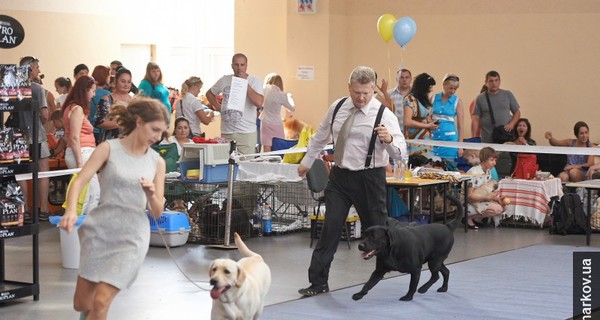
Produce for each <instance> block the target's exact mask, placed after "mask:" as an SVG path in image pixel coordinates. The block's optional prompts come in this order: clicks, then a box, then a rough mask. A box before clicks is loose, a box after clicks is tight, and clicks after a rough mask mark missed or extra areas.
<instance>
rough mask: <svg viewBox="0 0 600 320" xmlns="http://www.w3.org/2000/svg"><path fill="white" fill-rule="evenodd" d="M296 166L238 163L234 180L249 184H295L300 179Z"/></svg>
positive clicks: (288, 164)
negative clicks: (282, 182)
mask: <svg viewBox="0 0 600 320" xmlns="http://www.w3.org/2000/svg"><path fill="white" fill-rule="evenodd" d="M298 166H299V165H298V164H290V163H273V162H254V161H240V162H238V173H237V177H236V180H238V181H251V182H274V181H277V182H281V181H289V182H297V181H301V180H302V178H301V177H299V176H298Z"/></svg>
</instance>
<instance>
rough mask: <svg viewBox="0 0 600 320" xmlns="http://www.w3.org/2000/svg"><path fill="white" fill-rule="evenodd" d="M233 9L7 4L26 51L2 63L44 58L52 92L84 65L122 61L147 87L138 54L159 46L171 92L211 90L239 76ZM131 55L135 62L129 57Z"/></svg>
mask: <svg viewBox="0 0 600 320" xmlns="http://www.w3.org/2000/svg"><path fill="white" fill-rule="evenodd" d="M233 7H234V4H233V0H202V1H187V0H172V1H168V2H166V1H158V0H145V1H139V0H135V1H117V0H104V1H77V0H52V1H45V0H23V1H12V0H0V8H2V9H1V11H0V14H4V15H8V16H11V17H13V18H15V19H17V20H18V21H19V22H20V23H21V24H22V25H23V27H24V28H25V40H24V42H23V43H22V44H21V45H20V46H19V47H17V48H14V49H0V60H1V61H0V62H2V63H18V60H19V58H20V57H22V56H25V55H34V56H36V57H38V58H39V59H40V60H41V62H40V65H41V69H42V73H44V74H45V75H46V78H45V87H46V88H48V89H52V88H53V80H54V79H56V78H57V77H60V76H69V77H71V78H72V74H73V68H74V66H75V65H77V64H79V63H85V64H87V65H88V67H89V68H90V69H93V68H94V66H96V65H99V64H102V65H108V64H109V63H110V61H112V60H122V62H126V61H127V62H128V64H129V65H128V66H127V67H128V68H130V69H131V70H133V71H134V74H133V81H134V83H139V82H140V81H141V79H142V78H143V76H144V71H145V66H146V64H147V63H148V59H142V58H139V50H133V51H132V50H131V49H132V48H136V49H139V48H140V47H143V46H147V47H149V46H151V45H154V46H155V48H156V62H157V63H158V64H159V65H160V66H161V69H162V71H163V82H164V83H165V85H167V86H172V87H176V88H179V87H180V86H181V83H182V82H183V81H184V80H185V79H186V78H188V77H190V76H192V75H195V76H200V77H201V78H202V79H203V81H204V83H205V86H204V88H203V89H204V90H206V89H208V88H209V87H210V86H211V85H212V84H213V83H214V82H215V81H216V80H217V79H218V78H219V77H220V76H221V75H223V74H225V73H230V72H231V68H230V67H229V65H230V59H231V56H232V54H233V26H234V23H233ZM128 52H135V55H134V56H131V57H129V56H123V54H125V55H127V53H128ZM148 56H150V53H148ZM139 70H141V71H139ZM204 90H203V92H204Z"/></svg>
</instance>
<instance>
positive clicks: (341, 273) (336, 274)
mask: <svg viewBox="0 0 600 320" xmlns="http://www.w3.org/2000/svg"><path fill="white" fill-rule="evenodd" d="M40 239H41V241H40V242H41V246H40V275H41V296H40V300H39V301H33V299H32V298H23V299H19V300H15V301H10V302H4V303H0V318H2V319H15V320H16V319H79V318H78V317H79V315H78V314H77V313H75V312H74V311H73V309H72V296H73V292H74V286H75V279H76V276H77V270H72V269H63V268H62V266H61V252H60V241H59V230H58V229H57V228H55V227H51V226H50V225H49V224H48V223H47V222H45V223H43V224H42V228H41V235H40ZM309 240H310V239H309V233H307V232H297V233H292V234H287V235H279V236H274V237H265V238H253V239H249V240H248V241H247V244H248V246H249V247H250V248H251V249H253V250H254V251H256V252H258V253H260V254H262V255H263V257H264V258H265V260H266V261H267V263H268V264H269V265H270V267H271V270H272V275H273V284H272V287H271V290H270V291H269V294H268V296H267V301H266V303H267V305H270V304H275V303H281V302H285V301H290V300H294V299H298V298H299V295H298V293H297V290H298V289H299V288H301V287H304V286H306V285H307V284H308V283H307V267H308V264H309V261H310V256H311V252H312V250H311V249H310V248H309V247H308V243H309ZM540 243H545V244H564V245H575V246H584V245H585V237H584V236H576V235H571V236H553V235H549V234H548V229H543V230H540V229H524V228H506V227H499V228H486V229H480V230H478V231H469V232H468V233H464V232H463V231H462V229H460V230H457V231H456V243H455V245H454V249H453V251H452V253H451V254H450V257H449V258H448V263H453V262H458V261H463V260H468V259H473V258H477V257H481V256H486V255H490V254H494V253H498V252H504V251H509V250H513V249H517V248H522V247H526V246H530V245H534V244H540ZM357 245H358V242H357V241H353V242H352V249H351V250H348V248H347V246H346V245H345V243H341V244H340V247H339V249H338V252H337V254H336V257H335V260H334V262H333V264H332V268H331V273H330V282H329V286H330V289H331V290H336V289H340V288H345V287H349V286H353V285H356V284H360V283H364V282H365V281H366V280H367V279H368V277H369V275H370V273H371V272H372V270H373V268H374V263H375V261H374V259H372V260H369V261H364V260H362V258H361V257H360V255H359V253H358V250H357V249H356V246H357ZM30 246H31V237H23V238H16V239H9V240H7V241H6V261H7V263H6V268H5V270H6V276H7V278H9V279H10V280H18V281H31V249H30ZM592 246H594V247H600V237H599V236H598V235H593V236H592ZM171 251H172V254H173V257H174V259H175V261H177V263H178V264H179V265H180V266H181V268H182V270H183V271H184V272H185V273H186V274H188V275H189V277H190V278H191V279H193V280H194V281H198V285H199V286H200V287H202V288H209V286H208V284H207V283H206V281H207V278H208V276H207V268H208V265H209V263H210V262H211V261H212V260H213V259H215V258H220V257H231V258H234V259H237V258H239V255H238V254H237V251H235V250H220V249H212V248H207V247H205V246H201V245H189V244H188V245H185V246H183V247H178V248H173V249H172V250H171ZM515 263H518V261H515ZM490 267H491V268H493V266H490ZM394 275H397V274H390V276H394ZM473 277H477V274H473ZM450 281H452V280H450ZM482 281H483V279H482ZM451 285H460V284H456V283H454V284H451ZM402 290H404V289H402ZM314 299H318V297H316V298H314ZM348 299H350V297H348ZM210 308H211V298H210V296H209V293H208V291H204V290H201V289H199V288H197V287H196V286H194V285H193V284H192V283H190V282H189V281H188V280H187V279H186V278H185V277H184V276H183V275H182V274H181V273H180V271H179V270H178V269H177V266H176V265H175V263H174V262H173V260H172V259H171V258H170V257H169V254H168V252H167V251H166V249H164V248H154V247H153V248H150V251H149V253H148V257H147V258H146V261H145V264H144V266H143V268H142V270H141V272H140V275H139V278H138V280H137V282H136V283H135V284H134V285H133V287H132V288H131V289H129V290H124V291H122V292H121V293H120V294H119V295H118V296H117V298H116V300H115V302H114V303H113V305H112V308H111V311H110V314H109V318H111V319H183V318H193V319H209V318H210ZM319 317H326V315H316V317H315V319H318V318H319Z"/></svg>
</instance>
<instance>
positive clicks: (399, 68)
mask: <svg viewBox="0 0 600 320" xmlns="http://www.w3.org/2000/svg"><path fill="white" fill-rule="evenodd" d="M403 65H404V47H400V67H398V70H402V66H403Z"/></svg>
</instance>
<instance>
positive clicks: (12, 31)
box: [0, 15, 25, 49]
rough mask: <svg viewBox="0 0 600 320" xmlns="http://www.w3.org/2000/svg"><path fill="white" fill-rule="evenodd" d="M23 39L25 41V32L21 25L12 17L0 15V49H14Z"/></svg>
mask: <svg viewBox="0 0 600 320" xmlns="http://www.w3.org/2000/svg"><path fill="white" fill-rule="evenodd" d="M23 39H25V30H24V29H23V26H22V25H21V23H19V21H17V19H15V18H13V17H9V16H5V15H0V48H2V49H12V48H16V47H18V46H19V45H20V44H21V42H23Z"/></svg>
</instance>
